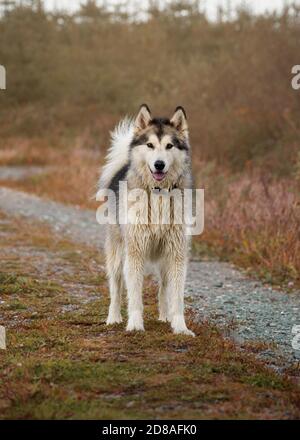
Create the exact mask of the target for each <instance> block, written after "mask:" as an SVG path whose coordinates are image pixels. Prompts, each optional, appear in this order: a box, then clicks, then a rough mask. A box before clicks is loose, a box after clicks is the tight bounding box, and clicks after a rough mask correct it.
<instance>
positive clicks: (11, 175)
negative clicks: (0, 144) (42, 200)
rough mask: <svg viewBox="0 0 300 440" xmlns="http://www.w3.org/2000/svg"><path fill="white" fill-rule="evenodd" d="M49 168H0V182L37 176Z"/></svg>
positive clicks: (33, 166)
mask: <svg viewBox="0 0 300 440" xmlns="http://www.w3.org/2000/svg"><path fill="white" fill-rule="evenodd" d="M50 169H51V167H49V166H47V167H46V166H43V167H42V166H35V165H32V166H28V165H26V166H21V165H20V166H0V180H13V181H17V180H22V179H25V178H26V177H31V176H37V175H40V174H45V173H47V172H48V171H49V170H50Z"/></svg>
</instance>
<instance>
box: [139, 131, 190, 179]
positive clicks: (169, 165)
mask: <svg viewBox="0 0 300 440" xmlns="http://www.w3.org/2000/svg"><path fill="white" fill-rule="evenodd" d="M148 143H151V144H152V145H153V147H154V148H149V147H148V146H147V144H148ZM147 144H144V145H139V146H137V147H135V148H134V149H133V152H132V161H133V163H134V164H135V166H136V169H137V171H138V170H139V169H143V167H141V165H144V164H146V165H147V167H148V169H149V171H151V172H152V173H155V172H156V171H157V170H156V168H155V162H156V161H158V160H161V161H163V162H164V163H165V167H164V169H163V172H164V173H165V174H166V175H167V174H168V173H169V172H170V173H172V175H173V177H178V175H179V174H180V172H181V170H182V168H183V164H184V159H185V154H186V153H185V152H184V151H180V150H179V149H178V148H176V147H175V146H173V148H170V149H167V148H166V147H167V145H168V144H172V138H171V136H170V135H169V134H166V135H164V136H162V138H161V139H159V138H158V136H157V135H156V134H151V135H150V136H149V138H148V141H147Z"/></svg>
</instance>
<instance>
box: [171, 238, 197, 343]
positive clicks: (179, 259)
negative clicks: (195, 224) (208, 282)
mask: <svg viewBox="0 0 300 440" xmlns="http://www.w3.org/2000/svg"><path fill="white" fill-rule="evenodd" d="M173 244H174V243H172V244H171V248H170V252H169V255H168V263H167V266H168V271H167V279H168V286H167V292H168V293H167V295H168V305H169V310H168V318H169V320H170V322H171V327H172V329H173V332H174V333H176V334H184V335H188V336H195V335H194V333H193V332H192V331H191V330H189V329H188V328H187V326H186V323H185V319H184V285H185V278H186V272H187V257H186V254H187V253H186V252H184V247H185V243H182V242H181V243H177V245H175V246H173Z"/></svg>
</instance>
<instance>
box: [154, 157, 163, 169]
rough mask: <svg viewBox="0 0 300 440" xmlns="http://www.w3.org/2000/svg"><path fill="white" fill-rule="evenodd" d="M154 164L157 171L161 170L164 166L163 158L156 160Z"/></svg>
mask: <svg viewBox="0 0 300 440" xmlns="http://www.w3.org/2000/svg"><path fill="white" fill-rule="evenodd" d="M154 166H155V168H156V169H157V170H158V171H162V170H163V169H164V168H165V162H164V161H163V160H157V161H156V162H155V164H154Z"/></svg>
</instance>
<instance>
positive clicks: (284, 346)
mask: <svg viewBox="0 0 300 440" xmlns="http://www.w3.org/2000/svg"><path fill="white" fill-rule="evenodd" d="M0 210H1V211H3V212H5V213H6V214H9V215H12V216H14V217H20V216H24V217H26V218H31V219H33V220H37V221H42V222H46V223H47V224H48V225H50V226H51V227H52V228H53V229H54V230H55V231H56V232H57V233H60V234H62V235H63V236H66V237H68V238H70V239H71V240H73V241H78V242H80V243H85V244H87V245H89V246H93V247H99V249H100V248H101V246H102V245H103V240H104V232H105V231H104V228H103V227H102V226H100V225H98V224H97V222H96V217H95V213H94V212H92V211H88V210H82V209H78V208H75V207H71V206H65V205H63V204H61V203H57V202H53V201H49V200H46V199H41V198H39V197H37V196H34V195H29V194H26V193H24V192H20V191H15V190H11V189H7V188H0ZM186 296H187V299H188V304H190V306H191V307H192V308H193V309H194V310H195V311H196V319H208V320H210V321H213V322H214V323H216V324H217V325H218V326H219V327H221V328H222V329H223V330H224V332H225V334H226V335H227V336H228V337H231V338H233V339H234V340H235V341H236V342H237V343H238V344H242V343H243V342H244V341H263V342H266V343H268V344H271V345H270V346H269V347H268V348H266V349H265V350H264V351H263V352H262V354H260V356H261V357H263V358H264V360H265V361H266V362H267V363H268V364H270V365H271V366H273V367H274V368H276V369H277V370H278V371H282V370H284V369H285V368H286V367H288V366H290V365H291V364H293V363H294V362H299V360H300V350H294V349H293V347H292V340H293V338H294V335H293V334H292V329H293V326H295V325H300V292H295V293H293V294H290V293H286V292H278V291H275V290H273V289H272V288H270V287H268V286H263V285H262V284H261V283H259V282H257V281H254V280H249V278H247V277H246V276H244V275H243V274H242V273H241V272H239V271H237V270H236V269H234V268H233V267H232V266H230V265H229V264H225V263H220V262H198V261H192V262H191V263H190V267H189V273H188V278H187V284H186Z"/></svg>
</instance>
